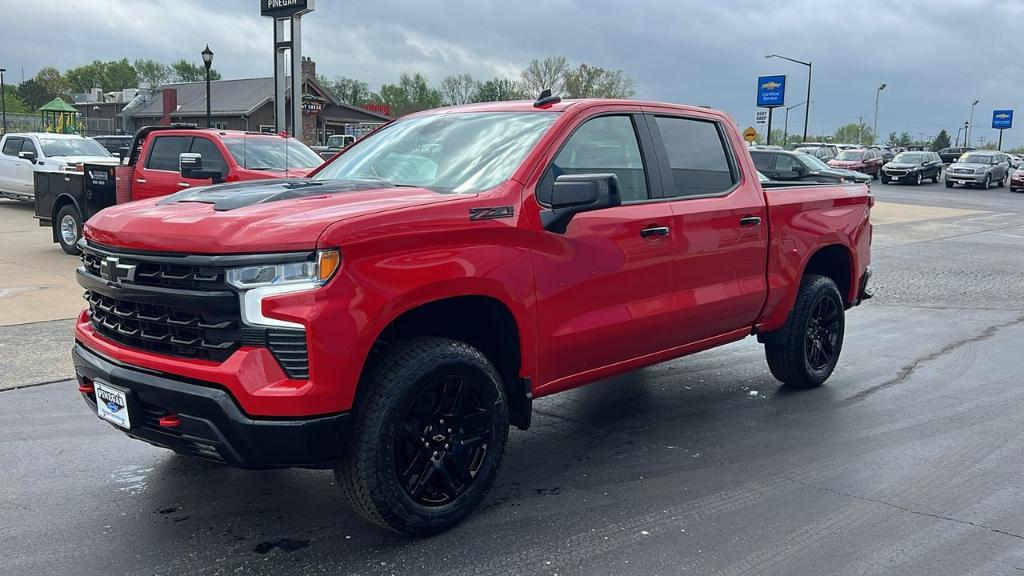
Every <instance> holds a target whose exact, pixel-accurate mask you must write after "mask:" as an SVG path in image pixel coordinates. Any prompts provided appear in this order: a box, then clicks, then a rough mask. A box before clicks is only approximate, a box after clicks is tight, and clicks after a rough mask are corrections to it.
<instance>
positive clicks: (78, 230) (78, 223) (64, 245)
mask: <svg viewBox="0 0 1024 576" xmlns="http://www.w3.org/2000/svg"><path fill="white" fill-rule="evenodd" d="M65 219H71V220H72V221H73V222H74V228H75V239H74V241H72V242H71V243H68V242H67V241H66V240H65V239H64V230H63V225H64V220H65ZM50 225H51V226H54V227H55V228H56V230H57V243H59V244H60V249H61V250H63V251H64V252H65V253H67V254H71V255H72V256H77V255H79V254H80V253H81V252H80V251H79V249H78V239H79V238H81V237H82V215H81V214H79V213H78V208H75V205H74V204H65V205H64V206H62V207H61V209H60V211H58V212H57V219H56V220H55V221H54V222H52V223H51V224H50Z"/></svg>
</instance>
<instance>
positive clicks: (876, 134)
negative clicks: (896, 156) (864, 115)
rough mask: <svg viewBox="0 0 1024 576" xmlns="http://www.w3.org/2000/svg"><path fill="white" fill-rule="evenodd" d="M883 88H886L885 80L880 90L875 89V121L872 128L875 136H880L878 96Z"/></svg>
mask: <svg viewBox="0 0 1024 576" xmlns="http://www.w3.org/2000/svg"><path fill="white" fill-rule="evenodd" d="M882 90H885V82H882V85H881V86H879V87H878V90H875V123H874V126H873V127H872V128H871V131H872V132H874V134H875V137H878V97H879V96H880V95H881V94H882Z"/></svg>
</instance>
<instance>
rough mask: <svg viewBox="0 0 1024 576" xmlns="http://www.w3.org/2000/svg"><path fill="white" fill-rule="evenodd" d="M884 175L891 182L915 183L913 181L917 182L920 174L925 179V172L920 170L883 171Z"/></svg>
mask: <svg viewBox="0 0 1024 576" xmlns="http://www.w3.org/2000/svg"><path fill="white" fill-rule="evenodd" d="M882 173H883V174H885V177H886V178H889V179H891V180H897V181H899V182H913V181H915V180H917V175H918V174H920V175H921V178H922V179H923V178H924V172H922V171H920V170H906V169H898V170H888V169H883V170H882Z"/></svg>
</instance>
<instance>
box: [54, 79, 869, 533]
mask: <svg viewBox="0 0 1024 576" xmlns="http://www.w3.org/2000/svg"><path fill="white" fill-rule="evenodd" d="M872 204H873V198H872V196H871V195H870V194H869V193H868V189H867V188H866V187H865V186H863V185H858V184H847V185H822V184H811V185H800V184H798V185H780V184H779V183H767V184H763V185H762V184H761V183H759V180H758V175H757V173H756V172H755V170H754V165H753V163H752V161H751V158H750V156H749V154H748V153H747V148H746V146H745V145H744V142H743V140H742V138H741V137H740V135H739V134H738V133H737V131H736V129H735V124H734V122H733V121H732V120H731V119H730V118H729V117H727V116H726V115H725V114H723V113H720V112H716V111H714V110H709V109H706V108H698V107H688V106H678V105H671V104H660V103H646V102H630V101H618V100H583V101H565V102H562V101H559V100H558V99H557V98H551V97H548V98H542V99H540V100H538V101H537V102H533V103H531V102H505V103H493V104H479V105H470V106H463V107H455V108H446V109H442V110H434V111H427V112H422V113H418V114H413V115H409V116H405V117H403V118H401V119H399V120H396V121H394V122H392V123H391V124H389V125H386V126H384V127H382V128H381V129H379V130H377V131H376V132H375V133H373V134H371V135H369V136H367V137H366V138H364V139H362V140H360V141H359V142H357V143H355V144H354V145H352V146H351V147H349V148H348V149H346V150H345V151H344V152H342V153H341V154H339V155H338V156H337V157H335V158H334V159H333V160H332V161H331V162H329V163H328V164H326V165H324V166H323V167H321V168H320V169H318V170H317V171H315V172H314V173H313V174H312V175H311V177H310V178H306V179H285V180H276V181H266V182H242V183H232V184H224V185H220V186H211V187H206V188H202V189H197V190H186V191H184V192H180V193H177V194H174V195H171V196H167V197H164V198H160V199H155V200H150V201H142V202H135V203H132V204H128V205H124V206H116V207H113V208H110V209H107V210H105V211H103V212H101V213H100V214H98V215H96V216H95V217H94V218H93V219H92V220H90V221H89V222H88V223H87V224H86V227H85V242H84V253H83V256H82V258H83V265H82V267H81V268H79V270H78V279H79V282H80V283H81V285H82V286H83V287H84V288H85V289H86V298H87V300H88V303H89V307H88V309H87V310H85V311H84V312H83V313H82V314H81V316H80V317H79V318H78V321H77V323H76V327H75V339H76V342H75V345H74V351H73V357H74V363H75V368H76V371H77V376H78V386H79V391H80V393H81V394H82V396H83V397H84V398H85V399H86V400H87V401H88V402H89V403H90V405H91V406H92V408H93V410H95V411H97V413H98V415H99V416H100V417H102V418H104V419H106V420H108V421H109V422H111V423H112V424H113V425H114V426H116V427H117V428H118V429H120V430H121V431H122V432H124V433H126V434H127V435H129V436H132V437H135V438H139V439H142V440H145V441H147V442H149V443H151V444H155V445H158V446H163V447H167V448H170V449H173V450H175V451H177V452H180V453H184V454H191V455H195V456H199V457H203V458H208V459H212V460H217V461H220V462H224V463H227V464H231V465H235V466H241V467H250V468H267V467H287V466H296V467H322V466H330V467H333V468H334V470H335V473H336V476H337V479H338V481H339V484H340V485H341V487H342V489H343V491H344V492H345V494H346V495H347V499H348V500H349V502H351V504H352V506H353V507H354V508H355V510H357V511H358V512H359V513H360V514H361V515H362V516H364V517H365V518H367V519H368V520H370V521H372V522H375V523H377V524H379V525H381V526H384V527H386V528H389V529H392V530H396V531H399V532H402V533H406V534H413V535H423V534H429V533H433V532H437V531H440V530H444V529H446V528H448V527H450V526H452V525H454V524H455V523H457V522H459V521H460V520H461V519H463V518H465V517H466V516H467V515H468V514H469V513H470V512H471V511H472V510H473V509H474V507H475V506H476V505H477V504H479V502H480V501H481V499H482V498H483V497H484V494H485V493H486V492H487V490H488V489H489V488H490V486H491V485H492V483H493V482H494V479H495V475H496V473H497V470H498V467H499V465H500V463H501V460H502V455H503V453H504V450H505V445H506V439H507V434H508V428H509V425H514V426H517V427H519V428H523V429H525V428H527V427H528V426H529V424H530V415H531V405H532V402H533V400H535V399H537V398H539V397H542V396H546V395H549V394H553V393H556V392H561V391H564V390H568V389H570V388H574V387H577V386H580V385H583V384H586V383H588V382H593V381H594V380H597V379H599V378H604V377H607V376H610V375H612V374H616V373H619V372H623V371H626V370H632V369H635V368H639V367H642V366H646V365H649V364H654V363H657V362H662V361H665V360H669V359H672V358H677V357H680V356H684V355H687V354H692V353H694V352H697V351H700V350H706V349H708V348H712V347H715V346H719V345H722V344H725V343H728V342H733V341H736V340H740V339H743V338H745V337H747V336H750V335H756V336H757V338H758V339H759V340H760V341H761V342H763V343H764V345H765V350H766V353H767V358H768V365H769V367H770V368H771V371H772V374H773V375H775V377H776V378H778V379H779V380H781V381H782V382H784V383H786V384H788V385H790V386H794V387H798V388H810V387H814V386H818V385H820V384H822V383H823V382H824V381H825V380H826V379H827V378H828V377H829V376H830V375H831V374H832V371H833V369H834V368H835V367H836V362H837V361H838V359H839V354H840V350H841V348H842V344H843V332H844V313H845V310H847V309H849V308H850V307H852V306H855V305H857V304H859V303H860V302H861V301H862V300H864V299H865V298H868V297H869V296H870V292H869V289H868V281H869V278H870V277H871V269H870V267H869V266H868V264H869V261H870V244H871V222H870V218H869V216H870V208H871V206H872Z"/></svg>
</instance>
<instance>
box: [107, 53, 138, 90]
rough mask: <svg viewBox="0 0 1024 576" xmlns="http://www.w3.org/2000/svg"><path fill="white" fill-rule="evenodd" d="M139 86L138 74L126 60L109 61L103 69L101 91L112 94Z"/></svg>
mask: <svg viewBox="0 0 1024 576" xmlns="http://www.w3.org/2000/svg"><path fill="white" fill-rule="evenodd" d="M138 85H139V73H138V72H136V71H135V67H134V66H132V65H131V63H130V62H128V59H127V58H121V59H120V60H111V61H110V62H107V63H106V65H105V66H104V68H103V84H102V86H103V91H104V92H114V91H117V90H124V89H125V88H135V87H137V86H138Z"/></svg>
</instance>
